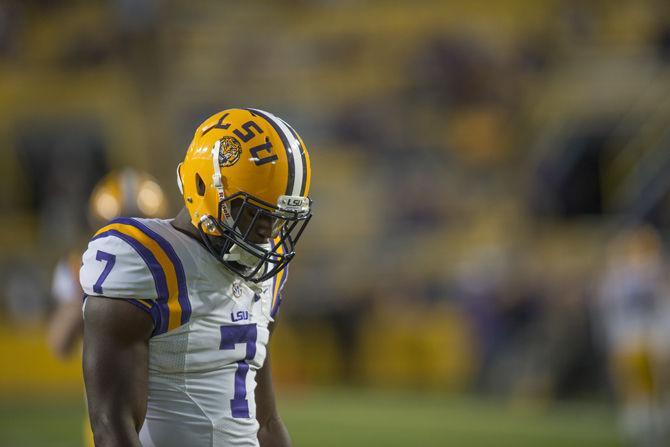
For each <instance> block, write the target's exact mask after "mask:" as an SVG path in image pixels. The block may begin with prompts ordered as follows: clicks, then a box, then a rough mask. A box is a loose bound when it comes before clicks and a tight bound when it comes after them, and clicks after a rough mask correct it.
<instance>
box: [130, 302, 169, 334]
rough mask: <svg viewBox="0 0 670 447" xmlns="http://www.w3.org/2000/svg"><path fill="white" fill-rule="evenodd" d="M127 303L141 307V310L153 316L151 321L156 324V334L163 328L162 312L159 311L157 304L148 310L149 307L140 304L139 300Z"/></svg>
mask: <svg viewBox="0 0 670 447" xmlns="http://www.w3.org/2000/svg"><path fill="white" fill-rule="evenodd" d="M126 301H128V302H129V303H130V304H132V305H133V306H136V307H139V308H140V309H142V310H143V311H145V312H146V313H148V314H149V316H151V319H152V320H153V322H154V332H155V330H156V328H157V327H160V326H161V323H162V317H161V312H160V310H159V309H158V306H157V305H156V304H152V306H151V308H148V307H147V306H145V305H144V304H142V303H140V302H139V301H137V300H132V299H131V300H126Z"/></svg>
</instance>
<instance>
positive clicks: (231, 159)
mask: <svg viewBox="0 0 670 447" xmlns="http://www.w3.org/2000/svg"><path fill="white" fill-rule="evenodd" d="M241 155H242V145H241V144H240V142H239V141H237V138H235V137H223V138H221V151H220V152H219V166H221V167H222V168H225V167H227V166H232V165H234V164H235V163H237V161H238V160H239V159H240V156H241Z"/></svg>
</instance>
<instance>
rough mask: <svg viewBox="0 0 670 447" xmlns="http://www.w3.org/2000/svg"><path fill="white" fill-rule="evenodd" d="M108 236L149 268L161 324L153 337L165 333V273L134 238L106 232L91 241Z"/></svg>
mask: <svg viewBox="0 0 670 447" xmlns="http://www.w3.org/2000/svg"><path fill="white" fill-rule="evenodd" d="M109 236H116V237H118V238H119V239H121V240H122V241H124V242H126V243H127V244H128V245H130V246H131V247H133V249H134V250H135V251H136V252H137V254H138V255H140V257H141V258H142V259H143V260H144V262H145V263H146V265H147V267H148V268H149V271H150V272H151V275H152V276H153V277H154V283H155V286H156V295H157V296H158V301H157V305H158V308H159V313H160V316H161V321H160V323H161V324H160V325H158V326H156V327H155V328H154V334H153V335H158V334H162V333H164V332H166V331H167V325H168V316H169V314H170V310H169V309H168V306H167V299H168V287H167V280H166V279H165V272H163V268H162V267H161V265H160V264H159V263H158V260H157V259H156V257H155V256H154V255H153V253H151V251H150V250H149V249H148V248H146V247H145V246H144V245H142V244H141V243H140V242H138V241H137V240H136V239H135V238H133V237H131V236H128V235H127V234H123V233H121V232H120V231H117V230H107V231H105V232H103V233H100V234H99V235H97V236H96V237H94V238H93V239H92V240H96V239H100V238H103V237H109Z"/></svg>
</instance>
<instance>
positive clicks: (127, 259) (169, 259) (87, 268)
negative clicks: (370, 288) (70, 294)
mask: <svg viewBox="0 0 670 447" xmlns="http://www.w3.org/2000/svg"><path fill="white" fill-rule="evenodd" d="M164 222H165V221H160V220H157V219H139V218H118V219H114V220H112V221H111V222H109V223H108V224H107V225H105V226H104V227H102V228H101V229H100V230H98V231H97V232H96V233H95V235H94V236H93V237H92V238H91V240H90V241H89V244H88V248H87V249H86V251H85V252H84V255H83V257H82V267H81V270H80V281H81V286H82V288H83V289H84V292H85V293H86V294H87V295H103V296H109V297H114V298H142V299H160V298H165V299H166V298H167V297H168V294H169V290H168V281H169V280H170V279H177V278H174V277H175V276H180V275H178V274H177V275H176V273H175V272H176V270H177V269H176V268H175V264H176V263H179V260H178V257H177V255H176V253H175V251H174V248H173V247H172V245H171V244H170V242H169V241H168V240H167V239H166V237H165V235H164V232H165V229H164V228H162V227H163V226H164ZM162 233H163V234H162ZM178 279H179V280H181V279H183V278H178Z"/></svg>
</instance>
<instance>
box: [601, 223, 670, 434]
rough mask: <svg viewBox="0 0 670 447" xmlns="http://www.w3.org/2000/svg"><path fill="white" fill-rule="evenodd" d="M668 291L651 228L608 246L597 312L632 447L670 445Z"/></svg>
mask: <svg viewBox="0 0 670 447" xmlns="http://www.w3.org/2000/svg"><path fill="white" fill-rule="evenodd" d="M669 285H670V284H669V283H668V264H667V260H666V259H665V256H664V253H663V245H662V242H661V239H660V236H659V234H658V233H657V232H656V231H655V230H654V229H653V228H651V227H648V226H642V227H636V228H632V229H630V230H626V231H624V232H621V233H620V234H617V235H616V236H615V238H614V239H613V240H612V242H610V244H609V246H608V253H607V261H606V265H605V269H604V274H603V278H602V283H601V288H600V293H599V302H598V306H597V309H598V317H599V320H600V323H601V327H602V330H603V336H604V342H605V349H606V353H607V359H608V364H609V372H610V377H611V380H612V385H613V386H614V389H615V391H616V397H617V399H618V402H619V407H620V414H621V416H620V417H621V425H622V429H623V431H624V433H625V435H626V437H627V438H628V439H629V441H630V443H631V445H636V446H663V445H667V444H668V443H669V442H670V437H669V435H670V412H669V411H668V410H670V401H669V400H668V397H669V393H670V389H668V384H669V382H668V376H667V374H668V369H667V368H668V359H669V358H670V350H669V349H668V345H669V342H668V340H669V339H668V335H669V334H670V288H669V287H668V286H669Z"/></svg>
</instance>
